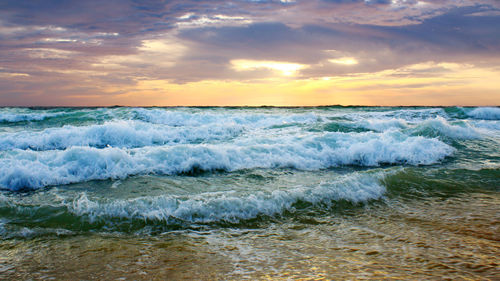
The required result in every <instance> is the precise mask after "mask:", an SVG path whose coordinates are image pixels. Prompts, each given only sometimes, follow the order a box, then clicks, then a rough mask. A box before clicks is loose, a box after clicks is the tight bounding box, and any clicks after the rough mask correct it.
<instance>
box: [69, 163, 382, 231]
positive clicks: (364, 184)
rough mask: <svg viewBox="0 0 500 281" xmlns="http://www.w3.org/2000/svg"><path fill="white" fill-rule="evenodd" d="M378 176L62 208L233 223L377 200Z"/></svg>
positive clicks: (102, 215) (93, 214)
mask: <svg viewBox="0 0 500 281" xmlns="http://www.w3.org/2000/svg"><path fill="white" fill-rule="evenodd" d="M381 178H383V174H382V173H378V174H361V173H353V174H349V175H346V176H341V177H339V178H338V179H336V180H335V181H333V182H324V183H322V184H320V185H318V186H313V187H304V186H301V187H295V188H291V189H287V190H275V191H273V192H256V193H254V194H251V195H243V196H239V195H238V194H235V193H234V192H232V191H227V192H215V193H204V194H199V195H191V196H189V197H187V198H186V197H179V196H171V195H163V196H155V197H140V198H135V199H129V200H113V201H111V202H101V203H99V202H96V201H92V200H90V199H89V198H88V197H87V196H86V194H81V196H80V197H78V198H77V199H75V200H74V201H73V203H72V204H70V205H69V206H68V208H69V211H70V212H72V213H74V214H76V215H78V216H87V217H88V218H89V219H90V220H91V221H95V220H99V219H108V218H121V219H141V220H143V219H148V220H157V221H165V222H167V223H168V222H169V221H170V220H171V219H177V220H182V221H186V222H191V223H211V222H232V223H235V222H239V221H241V220H247V219H253V218H256V217H258V216H260V215H266V216H273V215H276V214H281V213H282V212H284V211H294V209H293V205H294V204H295V203H297V202H299V201H302V202H307V203H311V204H313V205H316V204H327V205H330V204H331V203H332V201H338V200H347V201H351V202H354V203H357V202H365V201H368V200H371V199H378V198H380V197H381V196H383V194H384V193H385V187H384V186H383V185H381V184H380V179H381Z"/></svg>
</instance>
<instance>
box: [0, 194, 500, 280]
mask: <svg viewBox="0 0 500 281" xmlns="http://www.w3.org/2000/svg"><path fill="white" fill-rule="evenodd" d="M498 206H500V195H499V194H498V193H497V192H493V191H492V192H482V193H465V194H458V195H456V196H453V197H449V198H439V197H434V198H428V199H426V200H411V199H408V200H406V201H405V200H398V201H397V202H396V201H394V202H391V199H387V200H385V201H383V200H382V201H380V202H375V203H373V204H367V205H365V206H363V207H361V208H354V209H351V210H349V211H346V212H341V213H339V212H335V213H325V214H324V215H323V216H318V215H317V214H311V215H310V216H309V215H308V214H300V215H298V216H288V217H281V218H275V219H271V220H266V221H263V222H256V225H254V226H246V227H241V226H237V227H211V228H206V229H203V228H202V229H184V230H181V231H169V232H165V233H163V234H156V235H152V234H149V235H141V234H123V233H120V234H113V233H102V232H101V233H84V234H72V235H61V236H55V235H48V236H46V237H44V236H41V237H36V238H26V239H21V238H13V239H6V240H3V241H1V242H0V277H1V278H0V279H3V280H28V279H34V280H40V279H45V280H47V279H55V280H152V279H153V280H166V279H169V280H178V279H191V280H221V279H224V280H239V279H250V280H255V279H268V278H272V279H297V278H304V279H319V280H321V279H326V280H328V279H351V280H353V279H377V280H381V279H397V280H415V279H427V280H437V279H445V280H498V278H500V258H499V257H500V233H499V231H498V230H499V226H500V210H499V208H498Z"/></svg>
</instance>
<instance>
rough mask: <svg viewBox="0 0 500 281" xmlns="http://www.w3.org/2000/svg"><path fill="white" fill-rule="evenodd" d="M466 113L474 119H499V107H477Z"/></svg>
mask: <svg viewBox="0 0 500 281" xmlns="http://www.w3.org/2000/svg"><path fill="white" fill-rule="evenodd" d="M467 115H469V116H471V117H473V118H476V119H485V120H500V108H499V107H478V108H475V109H473V110H471V111H469V112H467Z"/></svg>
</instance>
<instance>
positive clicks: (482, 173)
mask: <svg viewBox="0 0 500 281" xmlns="http://www.w3.org/2000/svg"><path fill="white" fill-rule="evenodd" d="M0 189H1V191H0V236H1V237H2V242H1V244H0V252H2V254H1V255H0V274H1V276H3V277H5V278H6V279H19V278H21V279H47V278H56V279H78V278H79V279H109V280H111V279H113V280H115V279H118V278H124V279H130V280H137V279H151V278H153V279H164V278H172V279H183V278H184V279H243V278H248V279H266V278H273V279H288V278H306V279H307V278H325V279H363V278H364V279H383V278H396V279H415V278H416V279H434V278H442V277H445V278H450V279H486V280H487V279H492V280H493V279H496V278H498V276H500V275H499V274H500V269H499V259H498V256H500V255H499V254H500V242H499V241H500V236H499V234H498V233H499V231H498V230H499V229H498V227H499V225H500V209H499V207H498V206H499V203H500V193H499V191H500V108H497V107H482V108H459V107H449V108H426V107H414V108H413V107H316V108H314V107H313V108H273V107H264V108H239V107H236V108H218V107H215V108H124V107H116V108H33V109H30V108H1V109H0Z"/></svg>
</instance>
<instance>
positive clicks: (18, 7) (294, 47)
mask: <svg viewBox="0 0 500 281" xmlns="http://www.w3.org/2000/svg"><path fill="white" fill-rule="evenodd" d="M334 104H342V105H500V1H498V0H477V1H469V0H455V1H452V0H436V1H416V0H393V1H389V0H365V1H362V0H310V1H305V0H304V1H299V0H296V1H284V0H282V1H265V0H262V1H258V0H240V1H208V0H197V1H194V0H193V1H191V0H183V1H175V0H174V1H138V0H137V1H120V0H107V1H91V0H86V1H82V0H68V1H62V0H59V1H52V0H46V1H22V0H21V1H20V0H16V1H10V0H3V1H1V2H0V105H4V106H6V105H7V106H14V105H17V106H100V105H103V106H108V105H134V106H149V105H156V106H166V105H284V106H289V105H304V106H309V105H334Z"/></svg>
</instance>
